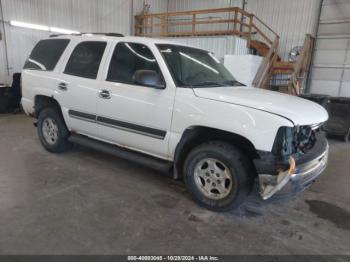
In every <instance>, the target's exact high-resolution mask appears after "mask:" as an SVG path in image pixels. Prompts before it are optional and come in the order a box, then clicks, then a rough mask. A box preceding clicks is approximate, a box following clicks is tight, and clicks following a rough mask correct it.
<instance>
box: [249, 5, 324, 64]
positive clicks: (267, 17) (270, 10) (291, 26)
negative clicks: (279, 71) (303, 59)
mask: <svg viewBox="0 0 350 262" xmlns="http://www.w3.org/2000/svg"><path fill="white" fill-rule="evenodd" d="M320 5H321V0H293V1H291V0H264V1H262V0H247V7H246V10H247V11H248V12H251V13H254V14H255V15H256V16H257V17H259V18H260V19H261V20H262V21H264V22H265V23H266V24H267V25H269V26H270V27H271V28H272V29H273V30H274V31H275V32H276V33H277V34H278V35H279V36H280V37H281V41H280V55H281V57H282V58H284V59H288V53H289V51H290V50H291V49H292V48H293V47H294V46H298V45H302V44H303V42H304V38H305V34H312V35H315V33H316V28H317V23H318V13H319V8H320Z"/></svg>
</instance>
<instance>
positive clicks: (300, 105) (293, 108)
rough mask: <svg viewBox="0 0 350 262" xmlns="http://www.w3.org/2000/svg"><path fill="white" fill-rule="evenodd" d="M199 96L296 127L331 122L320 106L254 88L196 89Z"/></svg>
mask: <svg viewBox="0 0 350 262" xmlns="http://www.w3.org/2000/svg"><path fill="white" fill-rule="evenodd" d="M193 92H194V93H195V95H196V96H197V97H201V98H205V99H211V100H216V101H221V102H225V103H230V104H235V105H241V106H246V107H251V108H254V109H257V110H262V111H266V112H269V113H272V114H276V115H280V116H282V117H285V118H287V119H289V120H290V121H292V122H293V123H294V125H300V126H303V125H312V124H318V123H322V122H325V121H327V120H328V113H327V111H326V110H325V109H324V108H323V107H322V106H320V105H318V104H316V103H314V102H311V101H309V100H306V99H302V98H299V97H295V96H291V95H287V94H282V93H278V92H274V91H268V90H263V89H258V88H250V87H210V88H209V87H208V88H194V89H193Z"/></svg>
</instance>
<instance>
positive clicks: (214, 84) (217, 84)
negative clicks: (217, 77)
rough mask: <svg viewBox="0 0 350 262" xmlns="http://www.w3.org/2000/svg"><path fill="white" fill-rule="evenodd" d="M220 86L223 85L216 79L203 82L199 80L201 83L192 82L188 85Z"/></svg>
mask: <svg viewBox="0 0 350 262" xmlns="http://www.w3.org/2000/svg"><path fill="white" fill-rule="evenodd" d="M213 86H215V87H219V86H223V85H222V84H221V83H220V82H216V81H203V82H199V83H191V84H188V87H213Z"/></svg>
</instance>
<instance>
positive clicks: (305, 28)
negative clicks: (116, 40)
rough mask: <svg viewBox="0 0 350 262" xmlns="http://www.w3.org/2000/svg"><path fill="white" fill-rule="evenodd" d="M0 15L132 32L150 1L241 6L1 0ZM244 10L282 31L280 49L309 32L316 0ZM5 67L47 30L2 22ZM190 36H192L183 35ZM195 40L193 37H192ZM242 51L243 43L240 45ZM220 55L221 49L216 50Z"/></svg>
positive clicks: (165, 7)
mask: <svg viewBox="0 0 350 262" xmlns="http://www.w3.org/2000/svg"><path fill="white" fill-rule="evenodd" d="M0 1H2V4H3V9H4V20H5V21H9V20H19V21H24V22H31V23H37V24H46V25H50V26H56V27H61V28H67V29H73V30H78V31H81V32H91V31H96V32H103V31H104V32H120V33H124V34H130V32H132V30H133V29H132V24H133V14H137V13H139V12H140V11H141V10H142V7H143V4H144V3H145V2H146V3H149V4H151V10H150V12H166V11H170V12H172V11H183V10H195V9H207V8H220V7H229V6H242V4H243V0H215V1H213V0H133V1H131V0H118V1H116V0H59V1H57V0H0ZM246 2H247V10H248V11H250V12H253V13H255V14H257V16H259V17H260V18H261V19H262V20H263V21H265V22H266V23H267V24H268V25H270V26H271V27H272V28H273V29H274V30H276V32H277V33H278V34H280V36H281V55H282V56H283V57H287V55H288V52H289V50H290V49H291V48H292V47H293V46H296V45H301V44H302V42H303V39H304V35H305V34H306V33H314V31H315V25H316V23H317V11H318V5H319V4H320V0H293V1H290V0H246ZM6 35H7V38H8V53H9V65H10V72H11V74H12V73H13V72H16V71H19V70H20V69H21V67H22V65H23V62H24V60H25V58H26V56H27V55H28V53H29V52H30V50H31V49H32V47H33V45H34V44H35V43H36V42H37V41H38V40H39V39H41V38H43V37H46V36H47V35H48V34H47V33H45V32H40V31H37V30H28V29H20V28H15V27H10V26H9V25H8V24H6ZM188 41H191V40H188ZM196 41H197V40H196ZM221 42H222V46H221V44H220V45H218V43H216V42H215V41H212V40H211V39H210V38H201V39H200V41H199V42H198V44H200V45H201V46H205V47H206V49H209V50H214V51H215V50H225V49H226V45H227V41H226V40H225V41H221ZM3 44H4V41H0V58H1V60H0V82H4V81H5V80H4V79H5V77H6V70H5V69H6V68H5V65H4V52H3V49H4V48H3ZM241 51H242V52H244V49H242V50H241ZM216 53H217V54H218V55H219V56H221V55H220V53H218V52H216Z"/></svg>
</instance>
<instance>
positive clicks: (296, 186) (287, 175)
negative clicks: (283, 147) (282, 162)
mask: <svg viewBox="0 0 350 262" xmlns="http://www.w3.org/2000/svg"><path fill="white" fill-rule="evenodd" d="M313 151H314V152H312V153H310V154H309V155H305V156H304V157H302V158H299V159H298V158H297V157H296V158H293V157H292V158H291V159H290V164H289V169H287V170H285V171H280V172H279V173H278V175H277V176H276V175H271V174H259V184H260V195H261V197H262V198H263V199H264V200H267V199H269V198H271V197H272V196H274V195H279V196H284V195H292V194H295V193H298V192H302V191H304V190H305V189H307V188H308V187H309V186H310V185H311V184H312V183H313V182H314V181H315V180H316V179H317V178H318V177H319V176H320V175H321V174H322V173H323V171H324V170H325V169H326V167H327V163H328V153H329V146H328V142H327V140H326V139H325V138H321V139H320V141H319V143H318V145H317V146H316V147H315V149H314V150H313ZM315 151H316V152H317V151H318V152H317V154H316V152H315ZM310 156H311V157H312V158H310Z"/></svg>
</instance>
